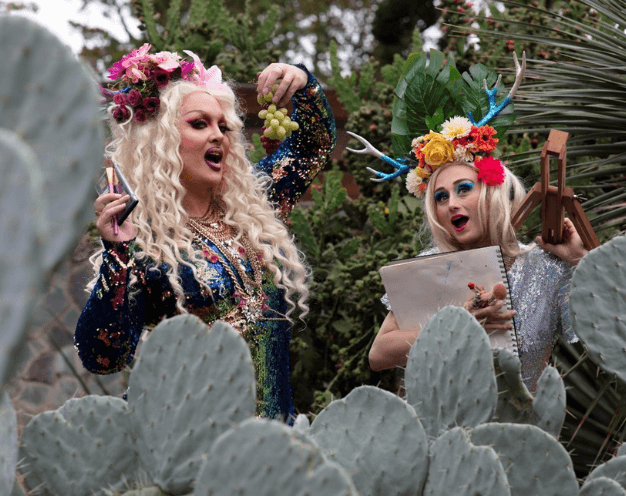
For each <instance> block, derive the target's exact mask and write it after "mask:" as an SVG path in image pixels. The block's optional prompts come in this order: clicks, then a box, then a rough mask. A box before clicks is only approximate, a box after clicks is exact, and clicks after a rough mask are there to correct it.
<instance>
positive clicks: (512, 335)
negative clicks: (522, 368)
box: [498, 248, 519, 357]
mask: <svg viewBox="0 0 626 496" xmlns="http://www.w3.org/2000/svg"><path fill="white" fill-rule="evenodd" d="M498 262H499V263H500V272H501V273H502V282H503V284H504V285H505V286H506V306H507V310H512V309H513V300H512V299H511V285H510V284H509V274H508V272H507V270H506V265H505V263H504V257H503V255H502V248H500V250H498ZM511 322H513V329H511V330H510V331H509V336H510V338H511V349H512V351H513V352H514V353H515V354H516V355H517V356H518V357H519V350H518V345H517V328H516V327H515V320H514V319H511Z"/></svg>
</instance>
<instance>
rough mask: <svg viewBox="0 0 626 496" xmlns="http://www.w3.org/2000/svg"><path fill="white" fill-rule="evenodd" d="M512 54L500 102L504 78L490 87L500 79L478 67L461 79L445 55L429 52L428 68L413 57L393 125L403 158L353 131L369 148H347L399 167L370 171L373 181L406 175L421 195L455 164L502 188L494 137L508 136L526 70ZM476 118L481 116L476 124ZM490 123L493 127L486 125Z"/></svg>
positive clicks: (396, 150)
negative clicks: (508, 83)
mask: <svg viewBox="0 0 626 496" xmlns="http://www.w3.org/2000/svg"><path fill="white" fill-rule="evenodd" d="M513 56H514V60H515V69H516V77H515V84H514V85H513V87H512V88H511V91H509V93H508V95H507V96H506V97H505V98H504V99H503V100H502V101H501V102H500V103H499V104H497V103H496V95H497V93H498V90H499V86H500V80H501V76H498V77H497V80H496V81H495V84H494V85H493V88H491V89H489V86H490V85H491V84H493V82H494V79H496V76H495V73H494V72H493V71H490V70H489V69H488V68H487V67H485V66H483V65H481V64H477V65H475V66H472V67H471V68H470V74H467V73H465V74H463V76H461V74H460V73H459V72H458V71H457V69H456V68H455V67H454V66H453V65H451V64H448V65H445V64H444V61H443V54H442V53H441V52H437V51H436V50H431V56H430V63H429V64H428V66H426V62H427V59H426V55H422V56H421V57H417V56H416V55H413V56H411V57H409V60H408V61H407V62H406V64H405V66H404V74H403V76H402V78H401V79H400V82H399V83H398V85H397V86H396V99H395V101H394V116H393V122H392V126H391V132H392V140H393V148H394V154H395V155H396V156H404V158H401V159H393V158H391V157H388V156H386V155H384V154H382V153H381V152H380V151H378V150H377V149H376V148H374V147H373V146H372V145H371V144H370V143H369V142H368V141H367V140H365V139H363V138H362V137H361V136H359V135H357V134H354V133H350V132H348V134H349V135H350V136H352V137H353V138H356V139H357V140H359V141H360V142H361V143H362V144H363V145H365V148H364V149H362V150H354V149H352V148H347V149H348V150H349V151H351V152H354V153H360V154H369V155H373V156H375V157H377V158H380V159H382V160H384V161H385V162H386V163H388V164H389V165H391V166H392V167H394V168H395V169H396V171H395V172H393V173H391V174H386V173H383V172H379V171H376V170H374V169H371V168H369V167H368V168H367V169H368V170H369V171H370V172H372V173H374V174H375V175H376V176H378V177H376V178H372V181H376V182H384V181H390V180H391V179H394V178H396V177H398V176H400V175H402V174H406V173H408V175H407V188H408V190H409V191H410V192H411V193H413V194H415V195H416V196H418V197H419V196H423V194H424V192H425V191H426V187H427V182H428V178H429V177H430V175H431V174H432V173H433V172H434V171H435V170H437V169H438V168H439V167H441V166H442V165H444V164H446V163H448V162H452V161H455V162H464V163H469V164H472V165H474V166H475V167H476V168H477V169H478V179H479V180H481V181H482V182H484V183H486V184H488V185H496V184H502V182H503V181H504V168H503V166H502V164H501V163H500V161H499V160H497V159H495V158H493V157H492V156H491V153H493V152H494V151H495V149H496V145H497V143H498V138H495V135H496V134H498V133H500V135H502V134H504V132H505V131H506V129H507V128H508V126H509V125H510V124H512V122H513V120H514V119H515V115H514V114H512V111H513V109H512V107H508V105H509V103H510V102H511V100H512V99H513V97H514V96H515V93H516V92H517V89H518V88H519V85H520V84H521V81H522V78H523V77H524V72H525V70H526V54H525V53H524V54H522V64H521V66H520V64H519V62H518V60H517V56H516V55H515V54H513ZM480 82H482V85H481V83H480ZM485 96H486V98H485ZM461 114H466V115H467V117H462V116H461ZM474 116H477V117H479V120H478V122H476V121H475V119H474ZM491 121H493V126H491V125H487V123H488V122H491Z"/></svg>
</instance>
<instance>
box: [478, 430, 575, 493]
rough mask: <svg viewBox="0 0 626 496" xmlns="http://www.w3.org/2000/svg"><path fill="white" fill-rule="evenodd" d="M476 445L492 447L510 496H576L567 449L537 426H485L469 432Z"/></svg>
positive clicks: (573, 476) (572, 469)
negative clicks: (533, 495)
mask: <svg viewBox="0 0 626 496" xmlns="http://www.w3.org/2000/svg"><path fill="white" fill-rule="evenodd" d="M470 437H471V440H472V442H473V443H474V444H477V445H483V446H491V447H492V448H493V449H494V450H495V451H496V453H497V454H498V456H499V457H500V461H501V462H502V466H503V467H504V470H505V471H506V476H507V479H508V481H509V485H510V489H511V496H528V495H529V494H538V495H539V494H541V495H550V496H576V495H577V494H578V483H577V482H576V474H575V473H574V468H573V465H572V460H571V459H570V457H569V455H568V454H567V451H565V448H563V446H562V445H561V444H560V443H559V442H558V441H557V440H556V439H554V437H553V436H551V435H550V434H547V433H546V432H544V431H543V430H541V429H540V428H538V427H535V426H534V425H518V424H504V423H502V424H498V423H491V424H483V425H479V426H478V427H476V428H475V429H474V430H473V431H470Z"/></svg>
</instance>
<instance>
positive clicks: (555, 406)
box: [533, 366, 566, 439]
mask: <svg viewBox="0 0 626 496" xmlns="http://www.w3.org/2000/svg"><path fill="white" fill-rule="evenodd" d="M565 399H566V395H565V384H563V379H561V376H560V374H559V372H558V371H557V370H556V369H555V368H554V367H551V366H548V367H546V368H545V369H544V371H543V372H542V374H541V377H539V381H538V382H537V391H536V392H535V398H534V399H533V411H534V413H535V418H534V419H533V424H534V425H536V426H537V427H539V428H540V429H543V430H544V431H546V432H547V433H549V434H552V435H553V436H554V437H556V438H557V439H558V437H559V434H560V433H561V429H562V428H563V422H565Z"/></svg>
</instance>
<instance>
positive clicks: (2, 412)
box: [0, 393, 17, 488]
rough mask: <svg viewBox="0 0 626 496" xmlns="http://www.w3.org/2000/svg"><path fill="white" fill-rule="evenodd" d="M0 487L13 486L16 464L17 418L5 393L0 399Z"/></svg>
mask: <svg viewBox="0 0 626 496" xmlns="http://www.w3.org/2000/svg"><path fill="white" fill-rule="evenodd" d="M0 450H1V451H0V487H4V488H8V487H11V486H13V481H14V480H15V466H16V464H17V417H16V415H15V410H14V409H13V404H12V403H11V400H10V399H9V395H8V394H7V393H2V396H1V397H0Z"/></svg>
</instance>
